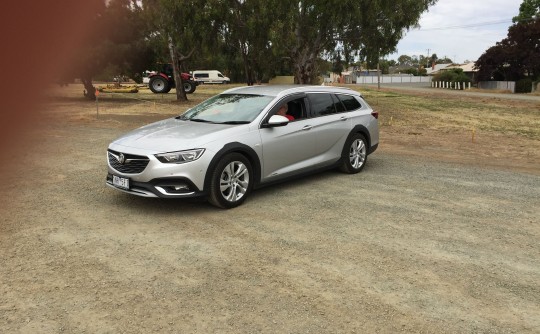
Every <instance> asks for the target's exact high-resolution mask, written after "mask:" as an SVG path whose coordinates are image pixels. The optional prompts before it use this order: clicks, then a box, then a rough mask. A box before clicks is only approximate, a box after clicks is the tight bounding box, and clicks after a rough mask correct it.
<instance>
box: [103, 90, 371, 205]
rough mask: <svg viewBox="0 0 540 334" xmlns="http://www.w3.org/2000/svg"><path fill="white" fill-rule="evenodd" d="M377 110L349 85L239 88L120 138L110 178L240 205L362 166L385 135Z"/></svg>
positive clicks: (127, 186) (138, 188) (129, 188)
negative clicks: (273, 188)
mask: <svg viewBox="0 0 540 334" xmlns="http://www.w3.org/2000/svg"><path fill="white" fill-rule="evenodd" d="M377 118H378V113H377V112H375V111H373V109H371V107H370V106H369V105H368V104H367V103H366V101H365V100H364V99H363V98H362V96H361V95H360V94H359V93H358V92H356V91H353V90H350V89H347V88H338V87H325V86H251V87H239V88H233V89H229V90H227V91H225V92H223V93H222V94H219V95H217V96H214V97H212V98H210V99H208V100H206V101H204V102H202V103H201V104H199V105H197V106H195V107H193V108H191V109H189V110H188V111H186V112H185V113H184V114H182V115H180V116H178V117H174V118H171V119H166V120H163V121H159V122H156V123H152V124H149V125H146V126H143V127H141V128H139V129H137V130H134V131H132V132H129V133H127V134H125V135H123V136H122V137H120V138H118V139H116V140H115V141H113V142H112V143H111V144H110V145H109V149H108V150H107V161H108V174H107V181H106V182H107V185H109V186H111V187H113V188H115V189H118V190H121V191H124V192H127V193H130V194H133V195H139V196H146V197H164V198H184V197H194V196H205V197H207V199H208V200H209V201H210V203H212V204H213V205H216V206H218V207H220V208H233V207H236V206H238V205H240V204H242V203H243V202H244V200H245V199H246V197H248V195H249V194H250V192H251V191H252V190H253V189H256V188H258V187H261V186H263V185H267V184H270V183H273V182H278V181H284V180H286V179H288V178H291V177H297V176H299V175H302V174H306V173H313V172H317V171H321V170H325V169H329V168H339V169H340V170H341V171H343V172H345V173H349V174H354V173H358V172H360V171H361V170H362V169H363V168H364V166H365V164H366V162H367V157H368V155H369V154H371V153H373V152H374V151H375V149H376V148H377V146H378V143H379V125H378V120H377ZM345 182H346V181H345Z"/></svg>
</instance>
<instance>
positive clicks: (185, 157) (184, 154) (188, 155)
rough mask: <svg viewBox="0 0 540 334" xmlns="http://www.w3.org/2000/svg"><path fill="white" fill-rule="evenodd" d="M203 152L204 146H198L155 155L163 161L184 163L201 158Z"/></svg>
mask: <svg viewBox="0 0 540 334" xmlns="http://www.w3.org/2000/svg"><path fill="white" fill-rule="evenodd" d="M203 153H204V148H198V149H195V150H188V151H178V152H169V153H161V154H156V155H155V157H156V158H157V159H158V160H159V161H161V162H163V163H171V164H183V163H185V162H190V161H195V160H197V159H199V158H200V157H201V155H202V154H203Z"/></svg>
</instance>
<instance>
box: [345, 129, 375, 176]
mask: <svg viewBox="0 0 540 334" xmlns="http://www.w3.org/2000/svg"><path fill="white" fill-rule="evenodd" d="M367 157H368V155H367V141H366V138H365V137H364V136H363V135H361V134H359V133H355V134H353V135H351V136H349V138H348V139H347V141H346V142H345V146H344V147H343V153H342V156H341V166H340V167H339V169H340V170H341V171H342V172H344V173H348V174H356V173H358V172H360V171H362V169H364V166H365V165H366V162H367Z"/></svg>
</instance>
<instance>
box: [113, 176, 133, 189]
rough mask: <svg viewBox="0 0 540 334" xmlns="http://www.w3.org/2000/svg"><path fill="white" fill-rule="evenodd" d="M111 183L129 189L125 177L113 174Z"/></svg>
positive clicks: (127, 180)
mask: <svg viewBox="0 0 540 334" xmlns="http://www.w3.org/2000/svg"><path fill="white" fill-rule="evenodd" d="M112 183H113V185H114V186H115V187H118V188H122V189H129V179H127V178H125V177H120V176H116V175H113V177H112Z"/></svg>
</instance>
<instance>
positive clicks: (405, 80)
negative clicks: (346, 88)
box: [351, 75, 432, 85]
mask: <svg viewBox="0 0 540 334" xmlns="http://www.w3.org/2000/svg"><path fill="white" fill-rule="evenodd" d="M380 78H381V81H380V82H381V84H410V83H413V84H419V83H425V84H426V85H429V84H430V83H431V79H432V78H431V77H415V76H413V75H410V76H397V75H381V76H380ZM378 82H379V81H378V79H377V76H357V77H356V82H355V83H356V84H360V85H362V84H364V85H373V84H377V83H378ZM351 83H352V82H351Z"/></svg>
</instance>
